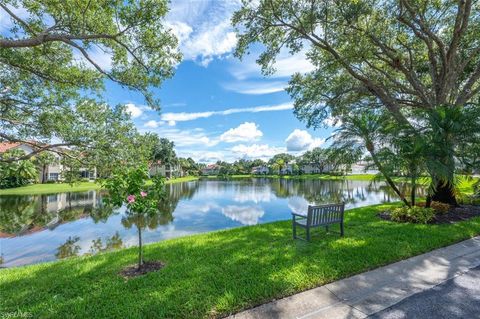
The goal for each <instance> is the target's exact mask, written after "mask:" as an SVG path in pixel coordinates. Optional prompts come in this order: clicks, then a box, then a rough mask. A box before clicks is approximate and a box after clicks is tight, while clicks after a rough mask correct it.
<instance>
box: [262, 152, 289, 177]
mask: <svg viewBox="0 0 480 319" xmlns="http://www.w3.org/2000/svg"><path fill="white" fill-rule="evenodd" d="M294 159H295V156H293V155H291V154H287V153H280V154H275V155H274V156H273V157H272V158H271V159H270V160H269V161H268V164H269V166H270V168H271V170H272V171H273V172H276V173H277V174H278V173H282V171H283V170H284V169H286V168H287V165H288V164H289V163H290V162H292V161H293V160H294Z"/></svg>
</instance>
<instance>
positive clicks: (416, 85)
mask: <svg viewBox="0 0 480 319" xmlns="http://www.w3.org/2000/svg"><path fill="white" fill-rule="evenodd" d="M233 23H234V24H235V25H236V27H237V33H238V37H239V42H238V46H237V51H236V54H237V56H240V57H241V56H243V55H244V54H246V53H248V49H249V47H250V46H251V45H252V44H253V43H257V42H260V43H262V44H263V45H264V47H265V49H264V51H263V53H262V54H261V55H260V57H259V59H258V61H257V62H258V63H259V64H260V65H261V66H262V68H263V71H264V72H265V73H267V74H268V73H269V72H273V71H274V67H273V66H274V62H275V59H276V57H277V56H278V55H279V54H283V53H285V52H289V53H291V54H299V53H305V55H306V57H307V59H308V60H309V61H310V62H311V64H312V65H313V66H314V69H313V71H311V72H309V73H306V74H296V75H294V76H293V77H292V80H291V82H290V87H289V89H288V91H289V92H290V94H291V95H292V97H293V98H294V99H295V114H296V115H297V116H298V117H299V118H300V119H302V120H304V121H305V122H306V123H307V125H308V126H313V127H319V126H321V125H323V121H324V120H325V119H326V118H328V117H329V116H333V117H337V118H340V119H342V120H348V117H349V115H351V114H356V113H357V112H362V109H363V110H365V109H367V110H369V111H375V112H385V113H386V114H388V116H390V117H392V119H394V120H395V121H396V123H397V125H398V126H399V127H403V128H405V132H408V134H413V135H416V136H418V137H419V138H422V139H425V140H426V141H428V142H429V143H425V145H428V149H429V151H428V152H427V153H425V154H424V157H425V159H429V160H432V161H433V162H434V165H433V166H435V168H436V169H435V170H433V171H431V172H430V173H431V175H432V179H433V181H434V183H436V186H435V187H436V188H439V187H437V186H440V185H443V186H444V185H447V186H448V187H447V190H446V192H447V193H451V185H450V182H451V180H452V178H453V173H454V170H455V167H456V165H457V164H456V163H458V162H459V161H458V160H464V163H463V164H464V165H467V164H468V165H472V157H471V156H470V157H469V159H466V157H467V156H465V155H467V154H465V152H464V151H465V150H473V149H474V148H475V147H474V145H475V144H478V143H479V139H480V136H479V135H480V128H479V127H478V122H479V121H478V120H477V121H476V122H475V121H472V120H471V119H472V118H473V119H474V120H475V119H478V114H479V113H478V109H479V107H478V98H479V93H480V38H479V37H478V34H479V33H480V3H479V2H478V1H474V0H461V1H444V0H439V1H432V0H424V1H413V0H395V1H378V0H358V1H351V0H341V1H330V0H323V1H316V0H261V1H259V2H255V3H251V2H249V1H244V4H243V7H242V8H241V9H240V10H239V11H237V12H236V13H235V15H234V17H233ZM465 132H469V134H465ZM460 137H463V140H462V139H461V138H460ZM462 152H463V153H462ZM461 154H463V156H461ZM469 154H470V155H471V154H472V153H469ZM476 165H478V163H477V164H476ZM439 168H440V169H439ZM443 186H442V187H443ZM440 188H441V187H440ZM442 191H443V190H442ZM450 197H451V196H450ZM450 201H451V202H455V201H454V199H453V198H450Z"/></svg>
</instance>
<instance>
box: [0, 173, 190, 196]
mask: <svg viewBox="0 0 480 319" xmlns="http://www.w3.org/2000/svg"><path fill="white" fill-rule="evenodd" d="M196 179H198V178H197V177H195V176H186V177H179V178H175V179H171V180H168V181H166V184H172V183H180V182H186V181H191V180H196ZM100 188H101V186H100V185H99V184H97V183H94V182H81V183H75V184H73V185H71V184H68V183H56V184H32V185H27V186H23V187H16V188H8V189H0V195H40V194H54V193H65V192H85V191H88V190H95V189H100Z"/></svg>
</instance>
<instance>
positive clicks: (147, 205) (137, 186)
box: [102, 166, 165, 268]
mask: <svg viewBox="0 0 480 319" xmlns="http://www.w3.org/2000/svg"><path fill="white" fill-rule="evenodd" d="M102 186H103V187H104V188H105V189H106V190H107V191H108V195H107V196H106V197H105V199H104V201H105V203H106V204H107V205H109V206H111V207H121V206H122V205H125V206H126V207H127V211H126V213H125V214H126V216H125V217H124V219H125V220H128V221H129V222H128V224H129V225H131V224H135V225H136V226H137V229H138V244H139V245H138V247H139V253H138V256H139V257H138V267H139V268H141V267H142V265H143V250H142V232H141V231H142V229H143V228H145V224H146V223H145V221H146V220H148V219H149V218H152V217H154V216H155V215H157V214H159V213H160V211H159V204H160V202H161V201H163V200H164V199H165V187H164V186H165V185H164V179H163V177H161V176H155V177H153V178H152V179H151V180H150V178H149V174H148V168H147V167H146V166H140V167H138V168H135V169H122V170H119V171H118V172H116V173H114V174H113V175H112V177H110V178H108V179H106V180H104V181H103V182H102ZM122 222H123V221H122Z"/></svg>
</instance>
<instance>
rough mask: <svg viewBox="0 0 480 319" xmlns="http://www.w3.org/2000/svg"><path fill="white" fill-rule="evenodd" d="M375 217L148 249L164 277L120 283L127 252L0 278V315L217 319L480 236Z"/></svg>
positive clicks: (350, 216) (365, 211)
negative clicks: (304, 237) (328, 229)
mask: <svg viewBox="0 0 480 319" xmlns="http://www.w3.org/2000/svg"><path fill="white" fill-rule="evenodd" d="M385 207H386V206H383V208H385ZM380 209H382V206H375V207H366V208H358V209H354V210H350V211H347V212H346V228H345V237H343V238H340V237H339V235H338V234H336V233H333V232H332V233H328V234H327V233H325V232H324V230H323V229H319V230H318V231H316V232H315V234H314V236H313V240H312V242H310V243H306V242H303V241H299V240H293V239H292V233H291V223H290V221H284V222H275V223H270V224H263V225H257V226H250V227H242V228H237V229H231V230H225V231H218V232H213V233H207V234H202V235H195V236H191V237H184V238H179V239H174V240H167V241H164V242H160V243H156V244H151V245H147V246H146V247H145V259H146V260H161V261H164V262H165V263H166V267H165V268H163V269H162V270H160V271H159V272H154V273H149V274H147V275H144V276H141V277H138V278H134V279H130V280H127V281H126V280H124V279H123V278H121V277H120V276H119V275H118V272H119V271H120V270H121V269H122V268H124V267H125V266H127V265H130V264H133V263H135V260H136V248H130V249H125V250H121V251H117V252H113V253H105V254H101V255H97V256H93V257H83V258H73V259H70V260H64V261H60V262H54V263H47V264H40V265H34V266H29V267H20V268H16V269H6V270H1V271H0V295H1V298H0V309H2V311H4V312H12V311H16V310H18V309H20V310H21V311H23V312H29V313H31V314H33V316H34V317H41V318H58V317H64V318H84V317H88V318H187V317H188V318H202V317H219V316H224V315H228V314H230V313H233V312H236V311H239V310H242V309H245V308H248V307H252V306H255V305H258V304H260V303H263V302H267V301H269V300H272V299H274V298H279V297H283V296H287V295H291V294H293V293H296V292H299V291H302V290H306V289H309V288H313V287H316V286H319V285H322V284H325V283H328V282H331V281H334V280H337V279H340V278H344V277H347V276H349V275H353V274H356V273H359V272H362V271H365V270H369V269H372V268H376V267H378V266H381V265H384V264H387V263H390V262H394V261H397V260H400V259H404V258H406V257H409V256H412V255H416V254H420V253H423V252H426V251H429V250H432V249H434V248H438V247H441V246H445V245H448V244H450V243H453V242H456V241H460V240H462V239H465V238H469V237H472V236H474V235H476V234H478V233H480V218H477V219H474V220H471V221H468V222H462V223H458V224H454V225H429V226H425V225H412V224H395V223H391V222H386V221H383V220H380V219H378V218H377V217H376V214H377V213H378V211H379V210H380ZM332 230H333V231H338V228H335V227H333V229H332Z"/></svg>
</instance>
